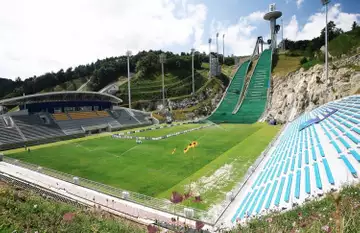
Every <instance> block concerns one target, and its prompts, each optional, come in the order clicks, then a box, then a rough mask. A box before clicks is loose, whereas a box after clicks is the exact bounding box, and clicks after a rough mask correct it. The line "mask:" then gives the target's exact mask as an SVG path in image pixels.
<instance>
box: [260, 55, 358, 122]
mask: <svg viewBox="0 0 360 233" xmlns="http://www.w3.org/2000/svg"><path fill="white" fill-rule="evenodd" d="M351 66H360V54H359V55H356V56H353V57H350V58H346V59H342V60H339V61H336V62H333V63H332V64H329V78H328V79H326V76H325V72H324V66H323V65H316V66H314V67H312V68H310V69H309V70H307V71H305V70H304V69H303V68H301V69H300V70H298V71H296V72H293V73H290V74H288V75H287V76H285V77H277V76H273V77H272V90H271V99H270V102H269V104H268V109H267V110H266V112H265V114H264V116H263V119H262V120H269V119H276V120H277V121H278V122H287V121H291V120H293V119H295V118H296V117H297V116H299V115H300V114H301V113H303V112H304V111H310V110H312V109H314V108H316V107H317V106H319V105H322V104H325V103H327V102H329V101H333V100H336V99H339V98H342V97H345V96H349V95H353V94H355V93H359V91H360V72H359V71H356V70H355V69H353V68H351Z"/></svg>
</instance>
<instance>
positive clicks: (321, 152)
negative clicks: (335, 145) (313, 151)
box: [318, 144, 325, 157]
mask: <svg viewBox="0 0 360 233" xmlns="http://www.w3.org/2000/svg"><path fill="white" fill-rule="evenodd" d="M318 148H319V151H320V155H321V157H325V153H324V150H323V148H322V146H321V144H319V145H318Z"/></svg>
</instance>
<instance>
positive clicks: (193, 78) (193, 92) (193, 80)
mask: <svg viewBox="0 0 360 233" xmlns="http://www.w3.org/2000/svg"><path fill="white" fill-rule="evenodd" d="M191 56H192V62H191V68H192V94H193V95H195V68H194V56H195V49H191Z"/></svg>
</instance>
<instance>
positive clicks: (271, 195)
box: [265, 180, 279, 209]
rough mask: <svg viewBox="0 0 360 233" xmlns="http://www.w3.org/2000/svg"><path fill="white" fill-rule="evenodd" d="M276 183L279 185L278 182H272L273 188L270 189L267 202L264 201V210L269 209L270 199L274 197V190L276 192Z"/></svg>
mask: <svg viewBox="0 0 360 233" xmlns="http://www.w3.org/2000/svg"><path fill="white" fill-rule="evenodd" d="M278 183H279V182H278V180H275V182H274V184H273V186H272V188H271V192H270V195H269V197H268V199H267V201H266V205H265V209H269V208H270V205H271V201H272V199H273V197H274V194H275V190H276V187H277V184H278Z"/></svg>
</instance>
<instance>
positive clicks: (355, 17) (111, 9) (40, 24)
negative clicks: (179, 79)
mask: <svg viewBox="0 0 360 233" xmlns="http://www.w3.org/2000/svg"><path fill="white" fill-rule="evenodd" d="M271 3H276V7H277V10H280V11H282V12H283V16H282V18H281V19H282V21H283V24H284V28H283V29H284V31H283V33H284V38H288V39H291V40H302V39H312V38H314V37H317V36H319V35H320V31H321V29H322V28H323V27H324V25H325V14H324V7H323V6H322V5H321V3H320V0H257V1H255V0H221V1H219V0H31V1H29V0H11V1H9V0H0V6H1V7H0V77H2V78H10V79H15V78H17V77H20V78H21V79H25V78H28V77H32V76H34V75H41V74H44V73H46V72H52V71H53V72H57V71H58V70H60V69H64V70H65V69H67V68H69V67H75V66H77V65H81V64H88V63H91V62H94V61H96V60H97V59H103V58H106V57H111V56H120V55H124V54H125V53H126V51H127V50H130V51H132V53H133V54H134V53H137V52H138V51H142V50H149V49H153V50H158V49H161V50H169V51H172V52H175V53H179V52H182V51H184V52H189V51H190V50H191V48H195V49H197V50H198V51H201V52H208V51H209V44H208V39H209V38H212V41H213V42H212V48H211V50H212V51H216V42H215V38H216V33H217V32H219V34H220V36H219V51H220V52H221V53H222V35H223V34H225V37H224V42H225V55H231V54H234V55H237V56H239V55H249V54H251V53H252V50H253V48H254V45H255V42H256V38H257V37H258V36H263V37H264V38H265V39H268V38H269V37H270V27H269V22H268V21H265V20H264V19H263V16H264V14H265V13H266V12H267V11H268V6H269V4H271ZM329 20H333V21H334V22H335V24H337V26H338V27H340V28H342V29H343V30H344V31H347V30H350V28H351V25H352V23H353V22H354V21H357V22H360V0H332V1H331V3H330V5H329ZM278 24H280V25H281V24H282V23H281V20H280V19H279V20H278ZM281 35H282V32H281V31H280V33H279V39H278V41H280V40H281Z"/></svg>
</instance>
